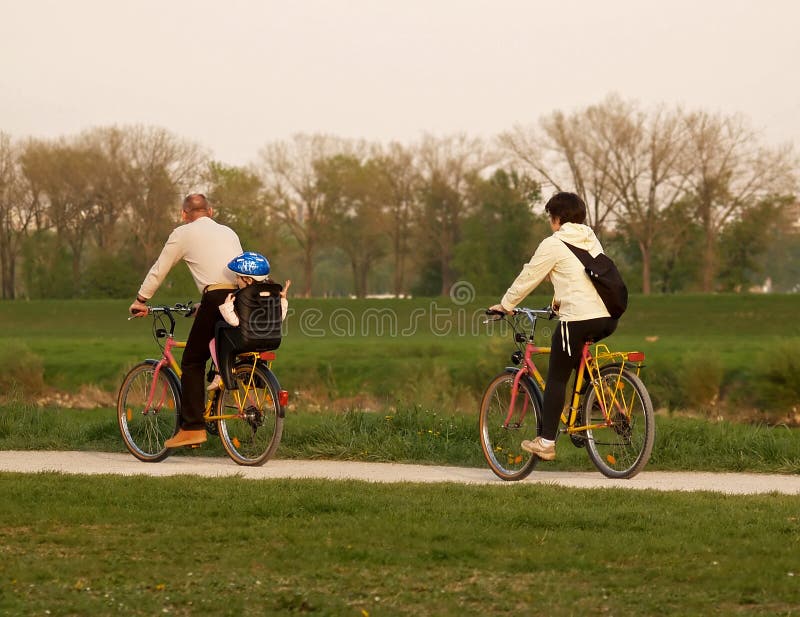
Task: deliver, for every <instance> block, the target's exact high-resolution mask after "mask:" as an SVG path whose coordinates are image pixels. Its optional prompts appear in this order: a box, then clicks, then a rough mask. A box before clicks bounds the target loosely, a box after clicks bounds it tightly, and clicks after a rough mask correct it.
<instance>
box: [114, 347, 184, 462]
mask: <svg viewBox="0 0 800 617" xmlns="http://www.w3.org/2000/svg"><path fill="white" fill-rule="evenodd" d="M156 366H157V364H156V362H155V361H151V362H142V363H141V364H137V365H136V366H134V367H133V368H132V369H131V370H130V371H129V372H128V374H127V375H126V376H125V379H123V380H122V385H121V386H120V388H119V394H118V395H117V423H118V425H119V432H120V434H121V435H122V441H124V442H125V447H126V448H128V451H129V452H130V453H131V454H133V455H134V456H135V457H136V458H138V459H139V460H140V461H144V462H146V463H157V462H158V461H163V460H164V459H165V458H166V457H167V456H169V449H168V448H166V447H165V446H164V442H165V441H166V440H167V439H169V438H170V437H172V435H174V434H175V432H176V431H177V430H178V417H179V415H180V404H181V395H180V382H179V381H178V378H177V376H176V375H175V373H173V372H172V371H171V370H170V369H168V368H166V367H162V368H161V370H159V372H158V378H155V373H156Z"/></svg>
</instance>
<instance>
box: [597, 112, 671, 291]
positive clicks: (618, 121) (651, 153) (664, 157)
mask: <svg viewBox="0 0 800 617" xmlns="http://www.w3.org/2000/svg"><path fill="white" fill-rule="evenodd" d="M583 124H584V126H585V127H586V130H585V132H584V136H583V144H584V148H585V151H586V153H587V155H588V156H589V158H590V160H592V162H593V163H595V162H596V164H597V165H598V167H602V169H603V174H604V176H605V179H606V184H607V187H608V190H609V191H610V192H609V194H610V201H611V202H612V203H614V204H616V210H617V217H616V218H617V221H616V222H617V227H618V228H619V229H621V230H623V231H624V232H625V233H626V235H627V236H628V237H629V238H630V239H632V240H634V241H635V242H636V243H637V245H638V247H639V251H640V254H641V258H642V292H643V293H645V294H649V293H650V288H651V257H652V248H653V243H654V242H655V239H656V236H657V234H658V231H659V220H660V217H661V213H662V212H663V211H664V210H665V209H666V208H669V207H671V206H672V205H673V204H674V203H675V202H676V201H677V200H678V199H679V198H680V197H681V195H682V193H683V190H684V182H683V177H682V175H681V168H680V164H681V162H682V160H683V159H682V157H683V155H684V152H685V150H686V133H685V130H684V123H683V114H682V112H681V111H680V110H679V109H676V110H672V111H670V110H666V109H664V108H656V109H655V110H653V111H651V112H644V111H642V110H640V109H639V108H638V106H637V105H635V104H634V103H630V102H625V101H622V100H621V99H619V98H618V97H616V96H611V97H608V98H607V99H606V100H605V101H604V102H603V103H601V104H599V105H594V106H591V107H589V108H588V109H587V110H586V112H585V122H584V123H583Z"/></svg>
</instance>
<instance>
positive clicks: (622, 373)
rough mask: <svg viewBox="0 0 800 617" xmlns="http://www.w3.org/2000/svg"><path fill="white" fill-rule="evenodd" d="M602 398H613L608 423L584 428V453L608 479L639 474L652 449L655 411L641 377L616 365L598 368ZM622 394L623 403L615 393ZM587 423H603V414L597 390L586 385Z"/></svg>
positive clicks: (584, 408) (585, 407)
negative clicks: (604, 390) (607, 424)
mask: <svg viewBox="0 0 800 617" xmlns="http://www.w3.org/2000/svg"><path fill="white" fill-rule="evenodd" d="M600 380H601V382H602V387H603V388H605V389H606V398H607V399H608V400H612V399H613V400H614V402H615V404H614V405H613V406H612V410H611V425H610V426H603V427H601V428H595V429H590V430H587V431H586V452H587V454H588V455H589V459H590V460H591V461H592V464H593V465H594V466H595V467H597V469H598V470H599V471H600V473H602V474H603V475H604V476H606V477H608V478H632V477H633V476H635V475H636V474H637V473H639V472H640V471H641V470H642V469H644V466H645V465H647V462H648V461H649V460H650V455H651V453H652V451H653V444H654V443H655V431H656V425H655V413H654V412H653V403H652V402H651V400H650V395H649V394H648V392H647V388H645V386H644V384H643V383H642V380H641V379H639V377H638V376H637V375H636V374H635V373H632V372H631V371H628V370H626V369H620V367H619V366H606V367H603V368H602V369H600ZM620 394H622V396H623V399H622V401H624V406H621V405H620V404H621V403H622V401H621V400H620V398H619V396H620ZM583 418H585V419H586V422H587V424H603V423H605V416H604V415H603V412H602V409H601V407H600V404H599V402H598V397H597V392H596V390H595V389H594V388H593V387H590V388H589V390H588V392H587V393H586V398H585V399H584V403H583Z"/></svg>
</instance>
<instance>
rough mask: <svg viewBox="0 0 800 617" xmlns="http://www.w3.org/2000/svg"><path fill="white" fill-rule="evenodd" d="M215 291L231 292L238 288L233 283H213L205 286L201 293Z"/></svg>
mask: <svg viewBox="0 0 800 617" xmlns="http://www.w3.org/2000/svg"><path fill="white" fill-rule="evenodd" d="M217 289H230V290H231V291H232V290H234V289H239V288H238V287H237V286H236V285H234V284H233V283H214V284H213V285H206V286H205V287H203V293H206V292H209V291H215V290H217Z"/></svg>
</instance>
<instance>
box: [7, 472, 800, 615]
mask: <svg viewBox="0 0 800 617" xmlns="http://www.w3.org/2000/svg"><path fill="white" fill-rule="evenodd" d="M0 494H2V495H3V496H4V499H2V500H0V521H2V526H0V553H1V554H2V555H3V559H2V560H0V614H3V615H22V614H25V615H45V614H49V615H118V614H125V615H157V614H173V615H193V616H199V615H214V616H216V615H243V616H247V615H252V616H256V615H258V616H261V615H297V614H311V615H335V616H340V615H345V616H346V615H353V616H354V617H363V616H364V615H369V616H370V617H376V616H379V615H393V616H394V615H397V616H402V615H437V616H449V615H453V616H455V615H458V616H464V615H481V616H482V615H496V616H502V615H515V616H516V615H523V614H541V615H553V616H556V617H558V616H561V615H564V616H566V615H581V614H586V615H606V614H608V615H637V616H638V615H731V614H747V615H786V616H789V615H798V613H800V608H799V607H800V561H798V554H800V517H798V511H799V508H798V506H800V499H798V498H797V497H790V496H779V495H765V496H747V497H743V496H739V497H726V496H721V495H717V494H703V493H698V494H686V493H659V492H651V491H647V492H640V491H625V490H619V489H603V490H577V489H574V490H568V489H562V488H557V487H548V486H520V485H502V486H492V487H469V486H459V485H451V484H444V485H436V486H428V485H412V484H393V485H378V484H369V483H360V482H333V481H290V480H278V481H249V480H244V479H239V478H230V479H199V478H190V477H178V478H166V479H163V478H162V479H156V478H141V477H131V478H126V479H124V480H120V479H118V478H111V477H102V476H101V477H96V476H92V477H80V476H64V475H57V474H49V473H48V474H38V475H22V474H0ZM89 539H91V540H90V541H87V540H89Z"/></svg>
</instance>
